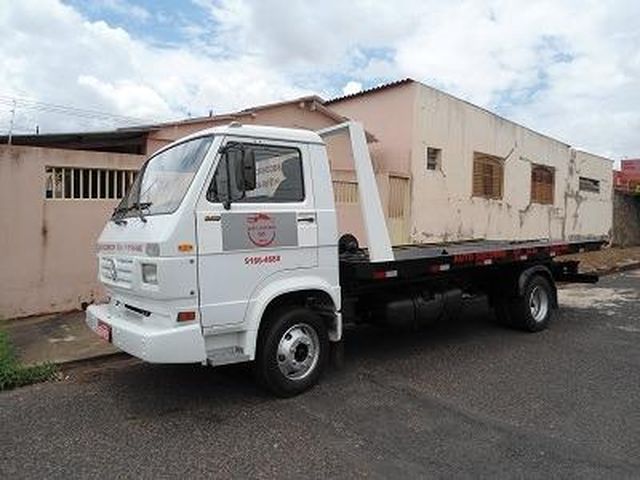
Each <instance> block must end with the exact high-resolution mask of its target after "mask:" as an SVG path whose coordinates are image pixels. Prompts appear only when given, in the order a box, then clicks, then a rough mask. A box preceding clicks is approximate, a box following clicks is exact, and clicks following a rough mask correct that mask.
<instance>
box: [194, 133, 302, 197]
mask: <svg viewBox="0 0 640 480" xmlns="http://www.w3.org/2000/svg"><path fill="white" fill-rule="evenodd" d="M249 151H251V152H252V154H253V157H254V158H255V172H256V173H255V178H256V181H255V188H252V189H246V190H245V191H244V192H242V191H241V190H240V187H239V186H238V185H241V184H242V182H238V179H237V178H236V177H238V176H239V175H241V174H242V167H241V163H242V157H243V152H244V154H245V155H246V152H249ZM227 155H228V162H226V161H225V157H224V156H223V157H222V158H221V159H220V162H219V163H218V167H217V169H216V173H215V175H214V178H213V182H212V185H211V188H210V189H209V194H208V195H207V198H208V200H209V201H211V202H223V201H224V199H225V197H226V196H227V191H228V189H227V188H228V187H227V184H228V185H229V187H230V189H231V191H230V192H229V193H230V196H231V198H233V199H234V200H233V202H234V203H289V202H302V201H303V200H304V180H303V174H302V157H301V154H300V150H298V149H297V148H291V147H279V146H268V145H256V144H248V143H245V144H237V145H236V146H234V148H232V149H228V151H227ZM227 164H228V166H229V172H227Z"/></svg>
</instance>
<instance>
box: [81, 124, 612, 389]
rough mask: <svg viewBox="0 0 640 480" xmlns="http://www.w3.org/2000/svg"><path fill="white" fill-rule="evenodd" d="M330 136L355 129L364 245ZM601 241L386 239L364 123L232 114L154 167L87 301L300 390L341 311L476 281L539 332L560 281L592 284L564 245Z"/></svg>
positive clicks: (167, 352)
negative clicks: (332, 161) (340, 192)
mask: <svg viewBox="0 0 640 480" xmlns="http://www.w3.org/2000/svg"><path fill="white" fill-rule="evenodd" d="M330 135H348V136H349V138H350V144H351V150H352V154H353V160H354V164H355V170H356V175H357V180H358V192H359V198H360V205H361V208H362V218H363V221H364V224H365V230H366V234H367V248H360V246H359V245H358V240H357V239H356V238H355V237H354V236H353V235H349V234H347V235H343V236H342V237H340V238H339V235H338V227H337V219H336V211H335V204H334V196H333V188H332V182H331V173H330V169H329V161H328V158H327V151H326V148H325V143H324V139H325V138H326V137H327V136H330ZM425 214H428V212H427V213H425ZM602 244H603V242H602V241H600V240H593V241H581V242H547V241H530V242H508V241H501V242H496V241H474V242H458V243H443V244H435V245H434V244H429V245H405V246H398V247H392V246H391V243H390V240H389V234H388V232H387V228H386V223H385V217H384V212H383V208H382V205H381V202H380V197H379V194H378V190H377V186H376V182H375V177H374V173H373V169H372V166H371V160H370V157H369V152H368V147H367V143H366V139H365V133H364V130H363V128H362V126H361V125H360V124H358V123H356V122H347V123H344V124H342V125H338V126H336V127H332V128H329V129H325V130H322V131H318V132H312V131H307V130H297V129H286V128H276V127H265V126H249V125H240V124H236V123H233V124H230V125H228V126H224V127H216V128H212V129H208V130H203V131H201V132H198V133H196V134H193V135H190V136H188V137H185V138H183V139H181V140H179V141H176V142H174V143H172V144H171V145H169V146H167V147H165V148H164V149H162V150H160V151H158V152H157V153H155V154H154V155H153V156H151V157H150V158H149V159H148V160H147V162H146V163H145V164H144V166H143V168H142V169H141V171H140V172H139V174H138V176H137V178H136V180H135V182H134V184H133V186H132V188H131V189H130V191H129V193H128V195H127V196H126V197H125V198H124V199H123V201H122V202H121V203H120V205H119V206H118V207H117V208H116V209H115V211H114V214H113V216H112V218H111V219H110V220H109V222H108V223H107V225H106V226H105V228H104V231H103V232H102V234H101V235H100V238H99V240H98V262H99V268H98V270H99V279H100V281H101V282H102V283H103V284H104V286H105V287H106V290H107V292H108V294H109V301H108V303H105V304H97V305H91V306H89V307H88V309H87V312H86V321H87V324H88V326H89V327H90V328H91V329H93V330H94V331H95V332H96V333H97V334H98V335H100V336H101V337H102V338H104V339H105V340H106V341H109V342H111V343H113V344H114V345H115V346H116V347H118V348H120V349H121V350H124V351H125V352H128V353H129V354H131V355H133V356H135V357H138V358H140V359H142V360H145V361H147V362H152V363H202V364H206V365H212V366H215V365H223V364H229V363H237V362H246V361H253V362H254V366H255V371H256V373H257V377H258V379H259V380H260V381H261V383H262V384H264V385H265V386H266V387H267V388H269V389H270V390H271V391H272V392H274V393H275V394H277V395H280V396H290V395H295V394H298V393H300V392H302V391H304V390H306V389H308V388H310V387H311V386H313V385H314V384H315V383H316V382H317V381H318V379H319V378H320V376H321V374H322V372H323V370H324V368H325V366H326V364H327V362H328V359H329V356H330V350H331V349H332V348H334V349H335V348H336V346H340V345H341V339H342V332H343V326H344V324H346V323H353V324H357V323H364V322H372V323H375V324H378V325H383V326H401V327H409V328H414V327H417V326H420V325H422V324H425V323H427V322H429V321H430V320H435V319H446V318H449V317H451V316H453V315H456V314H457V311H458V307H459V306H460V304H461V302H462V298H463V297H464V296H467V295H478V294H481V295H488V296H489V299H490V302H491V304H492V306H493V307H494V309H495V311H496V316H497V318H498V319H499V320H500V321H502V322H503V323H507V324H509V325H511V326H514V327H518V328H521V329H523V330H527V331H539V330H541V329H544V328H546V326H547V325H548V324H549V321H550V320H551V317H552V313H553V309H554V308H555V307H556V306H557V301H556V290H555V281H573V282H595V281H597V277H594V276H588V275H580V274H578V273H577V262H556V261H554V257H555V256H556V255H559V254H564V253H572V252H577V251H583V250H593V249H598V248H600V247H601V246H602Z"/></svg>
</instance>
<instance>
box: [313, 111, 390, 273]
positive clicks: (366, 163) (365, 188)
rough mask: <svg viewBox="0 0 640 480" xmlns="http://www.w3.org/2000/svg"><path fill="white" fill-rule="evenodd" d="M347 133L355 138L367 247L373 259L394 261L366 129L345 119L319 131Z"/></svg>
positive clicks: (332, 133)
mask: <svg viewBox="0 0 640 480" xmlns="http://www.w3.org/2000/svg"><path fill="white" fill-rule="evenodd" d="M343 132H346V133H348V135H349V140H350V141H351V152H352V155H353V161H354V164H355V168H356V179H357V181H358V192H359V197H360V208H361V209H362V218H363V220H364V225H365V229H366V232H367V246H368V249H369V259H370V261H371V262H373V263H376V262H389V261H392V260H394V257H393V250H392V249H391V240H390V239H389V231H388V230H387V223H386V221H385V216H384V211H383V209H382V202H381V201H380V193H379V191H378V185H377V183H376V177H375V174H374V172H373V167H372V164H371V157H370V156H369V147H368V146H367V139H366V136H365V133H364V128H362V125H361V124H360V123H358V122H353V121H350V122H345V123H341V124H339V125H336V126H333V127H329V128H325V129H322V130H318V131H317V132H316V133H318V135H320V137H322V138H326V137H329V136H331V135H336V134H339V133H343Z"/></svg>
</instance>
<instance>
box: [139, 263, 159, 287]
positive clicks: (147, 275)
mask: <svg viewBox="0 0 640 480" xmlns="http://www.w3.org/2000/svg"><path fill="white" fill-rule="evenodd" d="M142 281H143V282H144V283H152V284H154V285H157V284H158V266H157V265H156V264H155V263H143V264H142Z"/></svg>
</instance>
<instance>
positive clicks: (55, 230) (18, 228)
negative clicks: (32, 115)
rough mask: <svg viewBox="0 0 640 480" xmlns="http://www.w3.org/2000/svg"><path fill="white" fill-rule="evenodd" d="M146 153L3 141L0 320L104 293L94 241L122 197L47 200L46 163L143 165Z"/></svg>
mask: <svg viewBox="0 0 640 480" xmlns="http://www.w3.org/2000/svg"><path fill="white" fill-rule="evenodd" d="M142 161H143V157H142V156H140V155H125V154H113V153H99V152H86V151H78V150H62V149H51V148H38V147H17V146H6V145H2V146H0V252H2V254H1V257H0V286H1V288H0V318H13V317H22V316H27V315H34V314H38V313H50V312H56V311H64V310H71V309H76V308H79V307H80V306H81V304H82V303H83V302H91V301H93V300H94V299H100V298H101V297H102V296H103V291H102V289H101V287H100V284H99V283H98V281H97V268H96V257H95V242H96V239H97V238H98V235H99V234H100V232H101V231H102V228H103V226H104V224H105V222H106V221H107V218H108V217H109V215H110V214H111V212H112V210H113V208H114V207H115V205H116V203H117V202H118V200H89V199H87V200H73V199H45V195H44V189H45V167H46V166H56V167H75V166H77V167H92V168H106V169H138V168H139V167H140V165H141V164H142Z"/></svg>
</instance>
